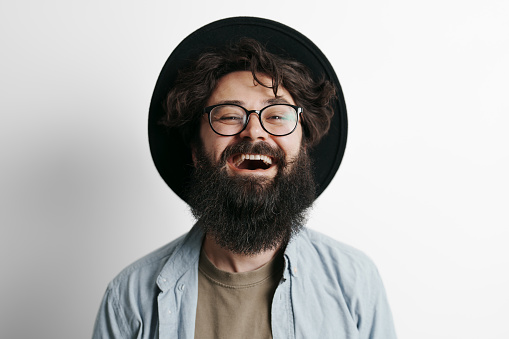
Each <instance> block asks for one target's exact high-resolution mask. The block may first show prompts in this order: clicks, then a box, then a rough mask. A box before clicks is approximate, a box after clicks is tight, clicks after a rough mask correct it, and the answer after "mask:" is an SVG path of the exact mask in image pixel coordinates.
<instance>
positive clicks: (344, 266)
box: [290, 228, 383, 297]
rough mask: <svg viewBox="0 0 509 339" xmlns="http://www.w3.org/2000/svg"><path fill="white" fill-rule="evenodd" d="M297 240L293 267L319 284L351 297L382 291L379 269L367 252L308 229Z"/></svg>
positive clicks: (294, 246)
mask: <svg viewBox="0 0 509 339" xmlns="http://www.w3.org/2000/svg"><path fill="white" fill-rule="evenodd" d="M294 240H295V244H294V245H293V250H292V251H293V257H294V259H296V260H293V259H292V260H290V261H291V264H292V265H297V266H300V267H297V269H298V270H300V271H301V272H303V271H302V270H304V271H305V272H306V274H309V275H312V276H313V279H316V280H317V282H316V283H319V284H320V285H328V286H329V285H330V286H331V287H332V288H339V289H341V290H342V291H343V292H344V293H345V295H347V296H350V297H352V296H353V295H362V294H366V293H368V292H369V291H372V292H373V293H377V292H376V290H379V289H382V288H383V286H382V281H381V278H380V275H379V273H378V269H377V267H376V265H375V264H374V262H373V260H371V258H370V257H368V256H367V255H366V254H365V253H364V252H362V251H360V250H358V249H356V248H354V247H352V246H349V245H347V244H344V243H342V242H340V241H337V240H335V239H333V238H331V237H329V236H326V235H324V234H322V233H319V232H316V231H314V230H311V229H308V228H305V229H303V230H302V232H301V234H299V236H298V237H296V239H294Z"/></svg>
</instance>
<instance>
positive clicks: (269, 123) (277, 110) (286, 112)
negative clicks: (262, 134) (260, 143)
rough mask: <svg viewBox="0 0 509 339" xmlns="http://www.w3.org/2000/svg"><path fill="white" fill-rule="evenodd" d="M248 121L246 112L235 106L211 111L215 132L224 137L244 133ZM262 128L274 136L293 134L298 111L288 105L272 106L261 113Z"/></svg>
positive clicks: (221, 106)
mask: <svg viewBox="0 0 509 339" xmlns="http://www.w3.org/2000/svg"><path fill="white" fill-rule="evenodd" d="M246 120H247V113H246V111H245V110H244V109H243V108H242V107H239V106H235V105H220V106H217V107H214V108H213V109H212V110H211V111H210V123H211V126H212V128H213V129H214V131H216V132H217V133H219V134H222V135H234V134H237V133H239V132H240V131H242V129H243V128H244V125H245V123H246ZM260 122H261V124H262V126H263V127H264V128H265V130H267V132H269V133H271V134H274V135H285V134H288V133H290V132H292V131H293V130H294V129H295V126H296V125H297V111H296V110H295V109H294V108H293V107H291V106H288V105H272V106H268V107H266V108H264V109H263V110H262V112H261V120H260Z"/></svg>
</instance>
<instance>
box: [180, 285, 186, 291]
mask: <svg viewBox="0 0 509 339" xmlns="http://www.w3.org/2000/svg"><path fill="white" fill-rule="evenodd" d="M185 288H186V285H184V284H180V285H179V287H178V289H179V291H183V290H184V289H185Z"/></svg>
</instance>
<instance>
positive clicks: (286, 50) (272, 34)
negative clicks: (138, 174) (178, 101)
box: [148, 17, 347, 200]
mask: <svg viewBox="0 0 509 339" xmlns="http://www.w3.org/2000/svg"><path fill="white" fill-rule="evenodd" d="M243 37H246V38H252V39H255V40H257V41H259V42H260V43H262V45H264V46H265V47H266V49H267V50H268V51H269V52H271V53H273V54H276V55H280V56H282V57H285V58H288V59H293V60H296V61H299V62H301V63H302V64H304V65H306V66H307V67H308V68H309V70H310V71H311V73H312V74H313V76H315V77H316V78H319V77H321V76H322V75H323V76H325V78H326V79H328V80H329V81H331V82H332V83H334V85H335V86H336V89H337V100H335V102H333V104H332V107H333V109H334V116H333V118H332V121H331V127H330V130H329V132H328V133H327V134H326V135H325V136H324V137H323V138H322V139H321V140H320V142H319V143H318V144H317V145H315V146H314V147H313V148H312V149H311V150H309V154H310V156H311V159H312V161H313V163H314V173H313V175H314V178H315V181H316V183H317V190H316V193H317V196H318V195H320V194H321V193H322V192H323V190H324V189H325V188H326V187H327V186H328V185H329V183H330V182H331V180H332V178H333V177H334V174H336V171H337V170H338V168H339V164H340V163H341V159H342V158H343V154H344V151H345V147H346V135H347V117H346V106H345V100H344V98H343V92H342V91H341V86H340V84H339V80H338V78H337V76H336V73H335V72H334V69H333V68H332V66H331V64H330V63H329V61H328V60H327V58H326V57H325V55H324V54H323V53H322V52H321V51H320V50H319V49H318V47H317V46H316V45H315V44H314V43H313V42H312V41H311V40H309V39H308V38H306V37H305V36H304V35H302V34H301V33H299V32H297V31H296V30H294V29H292V28H290V27H288V26H285V25H283V24H281V23H279V22H276V21H271V20H267V19H261V18H254V17H234V18H227V19H223V20H219V21H215V22H213V23H210V24H208V25H206V26H204V27H202V28H200V29H198V30H197V31H195V32H194V33H192V34H190V35H189V36H188V37H187V38H185V39H184V40H183V41H182V42H181V43H180V44H179V45H178V46H177V48H175V50H174V51H173V53H171V55H170V57H169V58H168V60H167V61H166V63H165V64H164V67H163V69H162V70H161V74H160V75H159V78H158V79H157V83H156V86H155V89H154V94H153V95H152V101H151V103H150V112H149V122H148V134H149V143H150V151H151V153H152V159H153V160H154V164H155V165H156V168H157V170H158V171H159V174H160V175H161V177H162V178H163V179H164V181H165V182H166V184H168V186H170V188H171V189H172V190H173V191H174V192H175V193H177V195H178V196H179V197H181V198H182V199H184V200H186V198H185V194H184V193H185V192H184V191H185V189H186V183H187V182H188V180H189V177H190V174H191V170H192V158H191V149H190V146H189V145H188V144H185V143H184V141H183V139H182V138H181V136H180V133H179V131H178V130H177V128H168V127H166V126H163V125H161V124H159V121H160V119H161V117H162V116H163V115H164V114H165V111H164V108H163V102H165V99H166V96H167V94H168V92H169V91H170V89H171V88H172V86H173V84H174V83H175V80H176V78H177V74H178V70H179V69H183V68H186V67H188V66H189V65H190V63H191V62H192V61H194V60H196V59H197V58H198V56H199V55H200V54H202V52H204V51H205V50H207V49H210V48H213V47H222V46H225V45H227V44H229V43H230V42H231V41H237V40H239V39H240V38H243Z"/></svg>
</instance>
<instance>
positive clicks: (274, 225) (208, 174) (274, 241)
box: [188, 141, 315, 255]
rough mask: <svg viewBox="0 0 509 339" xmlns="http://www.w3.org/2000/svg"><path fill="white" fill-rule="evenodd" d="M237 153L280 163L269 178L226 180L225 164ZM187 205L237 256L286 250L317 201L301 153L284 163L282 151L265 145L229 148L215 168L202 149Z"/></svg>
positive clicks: (307, 164)
mask: <svg viewBox="0 0 509 339" xmlns="http://www.w3.org/2000/svg"><path fill="white" fill-rule="evenodd" d="M235 153H262V154H267V155H270V156H272V157H274V158H275V159H278V161H277V166H278V172H277V174H276V176H275V177H274V178H273V179H266V180H263V179H262V178H259V177H257V176H254V175H253V176H251V175H232V176H230V175H228V173H227V172H226V166H225V164H226V159H228V157H229V156H231V155H232V154H235ZM188 192H189V195H188V203H189V204H190V206H191V211H192V213H193V215H194V216H195V217H196V218H197V219H199V220H200V224H201V227H202V228H203V230H204V232H206V233H207V234H208V235H209V236H211V237H212V238H213V239H214V240H215V241H216V243H217V244H218V245H219V246H221V247H223V248H225V249H227V250H229V251H231V252H233V253H236V254H244V255H255V254H258V253H260V252H263V251H267V250H273V249H276V248H278V247H279V246H285V245H286V244H287V243H288V242H289V241H290V239H291V238H292V236H293V235H295V234H297V233H298V232H299V231H300V230H301V228H302V225H303V223H304V221H305V219H306V211H307V209H308V208H309V207H310V206H311V205H312V204H313V201H314V200H315V183H314V180H313V175H312V172H311V160H310V158H309V156H308V154H307V152H306V151H305V150H304V149H303V148H301V150H300V152H299V155H298V158H297V159H296V160H295V161H294V162H293V163H292V164H290V165H289V164H287V163H286V161H285V155H284V152H283V151H282V150H281V149H273V148H272V147H270V146H269V145H268V144H267V143H265V142H257V143H255V144H253V143H251V142H244V141H243V142H240V143H238V144H236V145H233V146H229V147H227V148H226V149H225V151H224V152H223V154H222V156H221V160H220V161H219V164H213V163H212V162H211V161H210V160H209V157H208V156H207V155H206V154H204V151H203V147H199V149H198V150H197V152H196V166H195V169H194V173H193V175H192V177H191V184H190V187H189V191H188Z"/></svg>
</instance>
